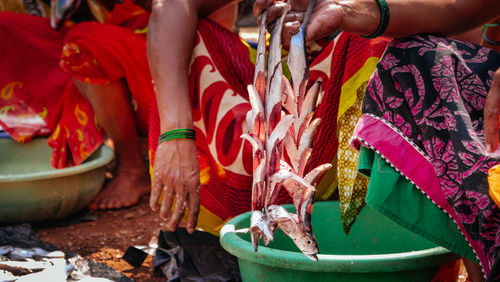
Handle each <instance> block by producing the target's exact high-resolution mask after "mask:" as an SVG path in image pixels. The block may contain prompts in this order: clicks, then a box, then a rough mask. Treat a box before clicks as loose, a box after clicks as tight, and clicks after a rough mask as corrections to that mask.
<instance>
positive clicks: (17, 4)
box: [0, 0, 27, 14]
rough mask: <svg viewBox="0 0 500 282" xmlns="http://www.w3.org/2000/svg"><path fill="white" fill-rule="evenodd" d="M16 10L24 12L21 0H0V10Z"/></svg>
mask: <svg viewBox="0 0 500 282" xmlns="http://www.w3.org/2000/svg"><path fill="white" fill-rule="evenodd" d="M7 11H9V12H16V13H22V14H26V13H27V12H26V9H25V8H24V5H23V2H22V1H21V0H2V1H0V12H7Z"/></svg>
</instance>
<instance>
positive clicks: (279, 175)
mask: <svg viewBox="0 0 500 282" xmlns="http://www.w3.org/2000/svg"><path fill="white" fill-rule="evenodd" d="M314 2H315V1H314V0H313V1H311V2H310V5H309V8H308V10H307V11H306V13H305V16H304V18H303V22H302V25H301V27H300V31H299V33H297V34H295V35H294V36H293V37H292V38H291V42H290V50H289V54H288V67H289V69H290V72H291V76H292V85H293V87H292V85H290V82H289V81H288V80H287V79H286V77H285V76H283V70H282V65H281V31H282V28H283V21H284V18H285V16H286V13H287V12H288V11H289V6H288V4H286V3H281V2H277V3H276V4H275V5H283V14H282V15H281V17H279V18H277V19H276V20H275V21H274V23H273V25H272V30H271V38H270V43H269V55H268V58H267V70H266V27H265V22H266V11H264V12H263V13H262V18H261V19H262V25H261V27H260V31H259V41H258V45H257V60H256V68H255V76H254V82H253V85H248V87H247V89H248V94H249V99H250V104H251V107H252V109H251V110H250V111H249V112H248V113H247V116H246V120H247V124H248V131H249V133H246V134H243V135H242V138H244V139H246V140H248V141H249V142H250V144H251V145H252V156H253V184H252V213H251V218H250V229H249V231H250V234H251V238H252V244H253V247H254V249H255V251H257V249H258V244H259V240H260V239H261V238H262V240H263V242H264V244H265V245H267V244H268V243H269V242H270V241H272V240H273V234H274V231H276V229H277V228H280V229H281V230H282V231H283V232H284V233H285V234H286V235H287V236H289V237H290V238H291V239H292V240H293V241H294V243H295V245H296V246H297V247H298V248H299V249H300V251H302V253H304V254H305V255H306V256H308V257H309V258H310V259H312V260H314V261H317V259H318V258H317V256H316V254H317V253H318V252H319V249H318V244H317V242H316V238H315V236H314V234H313V230H312V224H311V213H312V209H313V202H314V194H315V192H316V190H315V186H316V185H317V182H318V180H319V179H320V178H321V176H322V175H323V174H324V173H325V172H326V171H327V170H328V169H329V168H330V167H331V165H330V164H323V165H320V166H318V167H316V168H314V169H312V170H311V171H310V172H308V173H305V168H306V165H307V163H308V160H309V157H310V156H311V152H312V143H313V138H314V135H315V133H316V131H317V129H318V125H319V123H320V119H319V118H316V119H313V116H314V111H315V109H316V107H317V106H318V105H319V103H320V102H321V99H322V95H323V92H322V91H321V81H316V82H314V84H313V86H312V87H310V89H309V90H308V91H307V92H306V85H307V84H308V81H309V69H308V63H307V57H306V51H305V27H306V25H307V21H308V19H309V16H310V14H311V11H312V8H313V7H314ZM281 187H284V188H285V189H286V191H287V192H288V193H289V195H290V196H291V198H292V199H293V204H294V207H295V211H296V213H291V212H288V211H287V210H286V209H284V208H283V207H282V206H279V205H276V201H277V198H278V193H279V191H280V189H281Z"/></svg>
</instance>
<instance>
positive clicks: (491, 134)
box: [484, 68, 500, 153]
mask: <svg viewBox="0 0 500 282" xmlns="http://www.w3.org/2000/svg"><path fill="white" fill-rule="evenodd" d="M499 117H500V68H498V69H497V71H496V72H495V75H494V77H493V83H492V84H491V88H490V92H489V93H488V97H487V98H486V105H485V106H484V138H485V139H486V151H488V152H489V153H493V152H495V151H496V149H497V147H498V129H499V121H498V119H499Z"/></svg>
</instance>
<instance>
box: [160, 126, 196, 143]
mask: <svg viewBox="0 0 500 282" xmlns="http://www.w3.org/2000/svg"><path fill="white" fill-rule="evenodd" d="M173 139H192V140H195V131H194V129H188V128H179V129H172V130H169V131H167V132H165V133H163V134H161V135H160V138H158V144H160V143H162V142H165V141H169V140H173Z"/></svg>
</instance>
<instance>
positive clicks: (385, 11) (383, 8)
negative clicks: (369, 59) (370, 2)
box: [361, 0, 391, 39]
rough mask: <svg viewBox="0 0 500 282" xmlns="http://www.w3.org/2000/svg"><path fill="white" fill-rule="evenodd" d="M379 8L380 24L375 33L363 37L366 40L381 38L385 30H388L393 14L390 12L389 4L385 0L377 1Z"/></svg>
mask: <svg viewBox="0 0 500 282" xmlns="http://www.w3.org/2000/svg"><path fill="white" fill-rule="evenodd" d="M376 1H377V4H378V7H379V8H380V23H379V25H378V27H377V30H375V32H374V33H372V34H370V35H367V36H364V35H361V36H362V37H364V38H368V39H372V38H376V37H379V36H381V35H382V34H384V32H385V30H386V29H387V26H389V20H390V18H391V13H390V11H389V5H387V2H385V0H376Z"/></svg>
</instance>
